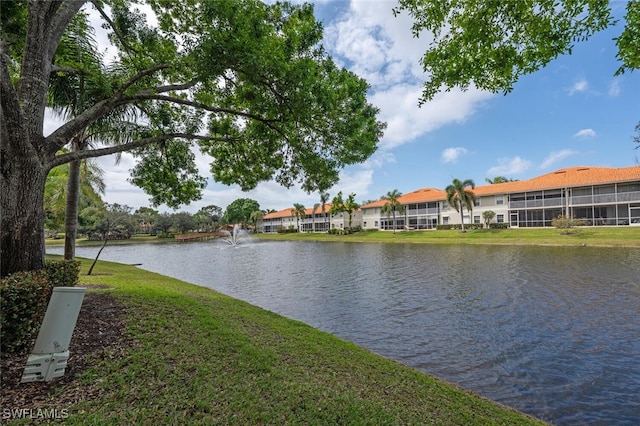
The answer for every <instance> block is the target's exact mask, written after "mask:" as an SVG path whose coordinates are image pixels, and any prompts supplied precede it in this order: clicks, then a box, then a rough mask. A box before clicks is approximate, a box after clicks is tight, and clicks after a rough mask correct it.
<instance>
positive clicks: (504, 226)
mask: <svg viewBox="0 0 640 426" xmlns="http://www.w3.org/2000/svg"><path fill="white" fill-rule="evenodd" d="M507 228H509V224H508V223H506V222H502V223H490V224H489V229H507Z"/></svg>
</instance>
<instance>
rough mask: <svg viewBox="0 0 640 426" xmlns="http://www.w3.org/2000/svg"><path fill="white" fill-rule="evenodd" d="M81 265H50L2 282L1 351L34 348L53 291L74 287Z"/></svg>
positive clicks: (47, 264)
mask: <svg viewBox="0 0 640 426" xmlns="http://www.w3.org/2000/svg"><path fill="white" fill-rule="evenodd" d="M79 273H80V262H78V261H51V262H47V263H46V265H45V268H44V269H40V270H37V271H26V272H16V273H14V274H11V275H9V276H7V277H5V278H2V280H0V343H1V344H0V349H1V351H2V352H4V353H8V352H20V351H22V350H25V349H28V348H29V347H30V346H31V345H33V343H34V340H35V338H36V336H37V334H38V331H39V330H40V324H41V323H42V319H43V318H44V314H45V312H46V311H47V305H48V304H49V299H50V298H51V293H52V291H53V287H73V286H75V285H76V283H77V282H78V275H79Z"/></svg>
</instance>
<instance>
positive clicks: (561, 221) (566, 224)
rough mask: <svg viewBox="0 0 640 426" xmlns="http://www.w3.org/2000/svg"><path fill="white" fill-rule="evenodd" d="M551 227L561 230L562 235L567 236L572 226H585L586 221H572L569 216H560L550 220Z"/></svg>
mask: <svg viewBox="0 0 640 426" xmlns="http://www.w3.org/2000/svg"><path fill="white" fill-rule="evenodd" d="M551 225H552V226H554V227H556V228H558V229H563V230H564V231H563V233H565V234H568V233H570V232H569V229H571V228H573V227H574V226H585V225H586V221H585V220H584V219H572V218H570V217H569V216H565V215H560V216H558V217H554V218H553V219H552V220H551Z"/></svg>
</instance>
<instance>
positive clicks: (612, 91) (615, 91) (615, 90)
mask: <svg viewBox="0 0 640 426" xmlns="http://www.w3.org/2000/svg"><path fill="white" fill-rule="evenodd" d="M620 91H621V90H620V81H619V80H613V81H612V82H611V84H610V85H609V96H611V97H612V98H615V97H616V96H618V95H619V94H620Z"/></svg>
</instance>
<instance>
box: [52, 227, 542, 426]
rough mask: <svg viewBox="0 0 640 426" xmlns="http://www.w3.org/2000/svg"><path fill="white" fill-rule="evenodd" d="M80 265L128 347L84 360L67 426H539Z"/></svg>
mask: <svg viewBox="0 0 640 426" xmlns="http://www.w3.org/2000/svg"><path fill="white" fill-rule="evenodd" d="M390 235H391V234H390ZM301 237H302V236H301ZM89 264H90V261H83V266H82V271H83V272H82V273H81V274H82V275H81V282H80V285H83V284H84V285H88V286H89V287H90V288H94V289H91V290H90V291H95V292H105V293H108V294H111V295H113V296H114V297H116V298H117V299H118V300H120V301H121V302H122V303H124V305H125V306H126V307H127V314H126V318H125V321H126V324H127V337H128V340H129V341H131V342H132V343H131V344H128V345H125V349H124V350H119V351H118V353H117V354H111V353H108V351H107V353H102V354H100V355H96V356H95V357H94V359H92V360H91V363H90V365H92V367H91V369H90V370H89V371H86V372H84V373H82V374H81V375H80V376H79V378H78V380H79V381H80V382H81V383H80V385H81V386H87V388H90V389H92V394H93V395H95V396H94V397H93V398H88V399H87V400H85V401H83V402H81V403H79V404H75V405H70V406H69V407H68V412H69V418H68V419H67V420H66V423H68V424H87V425H88V424H91V425H100V424H103V425H112V424H202V425H211V424H237V425H258V424H278V425H280V424H292V425H294V424H295V425H298V424H311V425H331V424H340V425H345V424H349V425H367V424H370V425H383V424H384V425H394V424H416V425H418V424H419V425H423V424H442V425H488V424H492V425H498V424H503V425H518V424H541V423H540V422H538V421H537V420H535V419H533V418H530V417H527V416H524V415H523V414H521V413H519V412H517V411H515V410H512V409H510V408H507V407H504V406H501V405H499V404H496V403H494V402H491V401H488V400H486V399H484V398H481V397H478V396H476V395H473V394H471V393H469V392H467V391H465V390H462V389H460V388H458V387H456V386H453V385H450V384H447V383H445V382H443V381H440V380H437V379H435V378H433V377H431V376H428V375H426V374H423V373H421V372H418V371H416V370H413V369H411V368H409V367H406V366H404V365H401V364H399V363H397V362H394V361H391V360H388V359H386V358H383V357H381V356H378V355H375V354H372V353H371V352H368V351H366V350H364V349H362V348H360V347H358V346H356V345H354V344H351V343H349V342H346V341H344V340H341V339H339V338H337V337H335V336H333V335H330V334H327V333H324V332H321V331H318V330H316V329H314V328H312V327H310V326H308V325H305V324H303V323H301V322H297V321H294V320H290V319H286V318H284V317H282V316H279V315H276V314H274V313H272V312H269V311H266V310H263V309H260V308H257V307H255V306H252V305H249V304H247V303H245V302H242V301H238V300H236V299H233V298H230V297H227V296H224V295H222V294H219V293H217V292H214V291H212V290H210V289H206V288H202V287H199V286H195V285H191V284H187V283H184V282H181V281H178V280H175V279H172V278H167V277H164V276H161V275H158V274H155V273H151V272H146V271H143V270H140V269H137V268H135V267H132V266H126V265H119V264H114V263H109V262H104V261H100V262H99V263H98V265H97V267H96V269H95V271H94V273H95V274H96V275H92V276H86V275H85V274H86V270H87V268H88V266H89ZM96 286H100V288H96ZM71 357H72V358H71V359H73V353H72V354H71ZM71 362H72V361H71ZM76 386H78V384H76ZM60 392H64V390H63V389H62V390H60Z"/></svg>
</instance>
